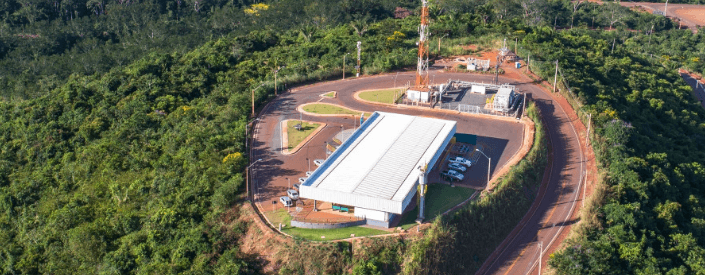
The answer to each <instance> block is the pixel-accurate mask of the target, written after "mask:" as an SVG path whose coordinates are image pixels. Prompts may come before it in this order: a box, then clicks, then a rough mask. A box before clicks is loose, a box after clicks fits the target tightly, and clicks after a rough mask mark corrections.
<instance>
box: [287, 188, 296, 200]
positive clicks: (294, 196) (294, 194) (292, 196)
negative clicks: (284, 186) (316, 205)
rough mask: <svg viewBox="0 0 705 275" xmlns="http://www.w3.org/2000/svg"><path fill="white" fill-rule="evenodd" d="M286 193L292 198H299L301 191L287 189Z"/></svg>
mask: <svg viewBox="0 0 705 275" xmlns="http://www.w3.org/2000/svg"><path fill="white" fill-rule="evenodd" d="M286 195H287V196H289V198H291V199H292V200H298V199H299V192H298V191H296V190H294V189H289V190H286Z"/></svg>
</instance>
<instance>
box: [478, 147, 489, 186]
mask: <svg viewBox="0 0 705 275" xmlns="http://www.w3.org/2000/svg"><path fill="white" fill-rule="evenodd" d="M475 151H478V152H480V154H482V155H483V156H485V157H486V158H487V185H490V168H492V158H491V157H488V156H487V155H485V153H484V152H482V151H480V149H479V148H475Z"/></svg>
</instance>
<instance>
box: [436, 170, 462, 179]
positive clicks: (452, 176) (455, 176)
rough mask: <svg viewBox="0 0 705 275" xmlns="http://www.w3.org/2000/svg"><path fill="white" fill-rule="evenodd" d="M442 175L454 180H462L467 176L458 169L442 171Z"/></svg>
mask: <svg viewBox="0 0 705 275" xmlns="http://www.w3.org/2000/svg"><path fill="white" fill-rule="evenodd" d="M441 176H443V177H447V178H450V179H453V180H457V181H461V180H463V179H464V178H465V176H463V174H461V173H458V171H455V170H445V171H442V172H441Z"/></svg>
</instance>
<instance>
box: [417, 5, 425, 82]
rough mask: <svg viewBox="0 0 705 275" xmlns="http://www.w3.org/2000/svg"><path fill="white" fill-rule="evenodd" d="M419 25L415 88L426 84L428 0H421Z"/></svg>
mask: <svg viewBox="0 0 705 275" xmlns="http://www.w3.org/2000/svg"><path fill="white" fill-rule="evenodd" d="M421 3H422V4H423V6H422V7H421V25H419V56H418V63H417V64H416V88H419V89H420V88H425V87H426V86H428V45H427V44H426V40H427V38H428V0H421Z"/></svg>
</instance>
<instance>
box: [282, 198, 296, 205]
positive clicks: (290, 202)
mask: <svg viewBox="0 0 705 275" xmlns="http://www.w3.org/2000/svg"><path fill="white" fill-rule="evenodd" d="M279 202H281V203H282V204H283V205H284V206H292V205H294V202H293V201H292V200H291V199H290V198H289V197H279Z"/></svg>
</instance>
